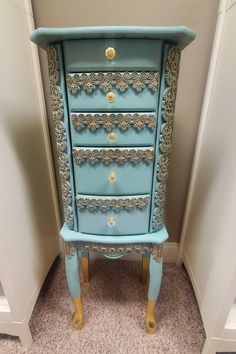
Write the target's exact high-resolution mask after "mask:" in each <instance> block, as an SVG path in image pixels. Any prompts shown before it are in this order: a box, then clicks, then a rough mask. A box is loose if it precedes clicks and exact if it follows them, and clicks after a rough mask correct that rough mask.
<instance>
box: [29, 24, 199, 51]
mask: <svg viewBox="0 0 236 354" xmlns="http://www.w3.org/2000/svg"><path fill="white" fill-rule="evenodd" d="M195 36H196V35H195V33H194V32H193V31H192V30H191V29H190V28H188V27H185V26H176V27H143V26H141V27H140V26H139V27H136V26H105V27H72V28H69V27H68V28H38V29H36V30H35V31H33V32H32V33H31V35H30V38H31V41H32V42H34V43H36V44H37V45H39V46H40V47H42V48H44V49H46V48H47V46H49V45H50V44H53V43H58V42H61V41H65V40H71V39H96V38H146V39H161V40H164V41H165V42H168V43H171V44H173V45H175V46H177V47H179V48H180V49H183V48H184V47H186V46H187V45H188V44H189V43H191V42H192V41H193V39H194V38H195Z"/></svg>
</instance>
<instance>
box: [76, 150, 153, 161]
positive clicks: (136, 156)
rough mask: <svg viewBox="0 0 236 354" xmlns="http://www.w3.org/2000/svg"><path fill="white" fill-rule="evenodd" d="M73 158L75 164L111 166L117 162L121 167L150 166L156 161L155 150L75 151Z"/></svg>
mask: <svg viewBox="0 0 236 354" xmlns="http://www.w3.org/2000/svg"><path fill="white" fill-rule="evenodd" d="M73 156H74V159H75V162H76V163H77V164H78V165H81V164H83V163H85V162H88V163H90V164H91V165H95V164H97V163H99V162H102V163H104V164H105V165H110V164H111V163H112V162H116V163H118V164H119V165H123V164H125V163H127V162H130V163H131V164H133V165H137V164H139V163H140V162H144V163H146V164H147V165H150V164H151V163H152V162H153V160H154V150H153V149H107V150H106V149H101V150H98V149H79V148H75V149H73Z"/></svg>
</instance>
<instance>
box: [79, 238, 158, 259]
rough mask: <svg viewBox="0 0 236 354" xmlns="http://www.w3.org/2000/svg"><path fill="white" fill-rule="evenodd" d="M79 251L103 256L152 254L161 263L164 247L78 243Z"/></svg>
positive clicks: (154, 245)
mask: <svg viewBox="0 0 236 354" xmlns="http://www.w3.org/2000/svg"><path fill="white" fill-rule="evenodd" d="M77 244H78V246H77V247H78V250H79V251H87V252H98V253H101V254H110V255H112V254H117V253H121V254H123V255H126V254H132V253H150V254H152V255H153V257H154V259H155V260H156V261H157V262H160V261H161V260H162V257H163V245H162V244H161V245H158V244H150V243H149V244H148V243H139V244H132V243H130V244H112V245H111V244H103V243H86V242H78V243H77Z"/></svg>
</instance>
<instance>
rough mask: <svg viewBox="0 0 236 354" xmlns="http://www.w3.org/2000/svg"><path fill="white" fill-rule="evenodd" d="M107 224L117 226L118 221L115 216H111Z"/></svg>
mask: <svg viewBox="0 0 236 354" xmlns="http://www.w3.org/2000/svg"><path fill="white" fill-rule="evenodd" d="M107 226H108V227H115V226H116V221H115V218H114V216H109V218H108V221H107Z"/></svg>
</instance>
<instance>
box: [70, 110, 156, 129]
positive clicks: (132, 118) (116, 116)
mask: <svg viewBox="0 0 236 354" xmlns="http://www.w3.org/2000/svg"><path fill="white" fill-rule="evenodd" d="M71 120H72V124H73V127H74V128H75V129H76V130H78V131H81V130H83V129H86V128H88V129H90V130H91V131H92V132H94V131H96V130H97V129H99V128H103V129H105V130H107V131H111V130H112V129H113V128H115V127H117V128H119V129H120V130H121V131H126V130H128V129H129V128H133V129H135V130H137V131H139V132H140V131H142V130H143V129H144V128H145V127H146V128H148V129H150V130H151V131H153V130H154V129H155V127H156V121H155V116H154V114H152V113H150V114H147V113H145V114H141V113H102V114H99V113H96V114H91V113H72V114H71Z"/></svg>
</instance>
